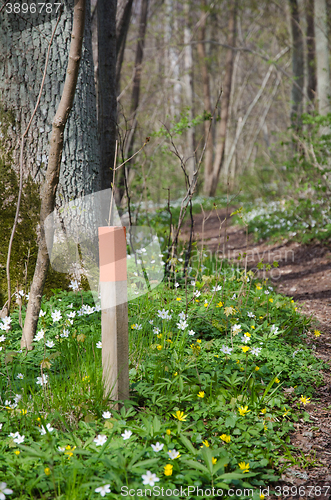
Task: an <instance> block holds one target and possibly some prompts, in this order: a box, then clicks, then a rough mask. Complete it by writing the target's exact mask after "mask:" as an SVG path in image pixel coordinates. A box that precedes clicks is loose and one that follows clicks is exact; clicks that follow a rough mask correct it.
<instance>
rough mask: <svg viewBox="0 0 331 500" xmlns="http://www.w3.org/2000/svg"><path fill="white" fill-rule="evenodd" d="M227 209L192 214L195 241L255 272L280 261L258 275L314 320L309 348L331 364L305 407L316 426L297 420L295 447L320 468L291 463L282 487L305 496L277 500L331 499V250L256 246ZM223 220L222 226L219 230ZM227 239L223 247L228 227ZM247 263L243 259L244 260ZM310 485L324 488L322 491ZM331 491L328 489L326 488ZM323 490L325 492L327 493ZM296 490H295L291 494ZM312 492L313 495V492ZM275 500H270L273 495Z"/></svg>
mask: <svg viewBox="0 0 331 500" xmlns="http://www.w3.org/2000/svg"><path fill="white" fill-rule="evenodd" d="M231 212H232V207H230V208H229V209H228V212H227V211H226V210H225V209H221V210H214V211H212V212H211V213H210V214H209V213H206V214H205V220H204V217H203V215H202V214H199V215H195V216H194V231H195V239H196V241H198V242H199V241H200V242H201V241H203V243H204V247H205V248H208V249H209V250H210V251H211V252H213V253H214V252H217V253H218V255H219V256H220V257H222V256H223V255H225V257H226V258H228V259H230V260H235V261H236V262H238V260H237V258H238V256H239V255H240V254H241V256H242V255H243V254H244V253H246V254H247V265H248V268H250V269H256V266H257V264H258V262H260V261H261V260H262V259H263V262H264V263H270V264H272V263H273V262H274V261H277V262H278V264H279V267H278V268H274V269H272V270H271V271H270V272H269V273H266V272H265V271H262V272H261V271H259V275H260V276H261V278H265V277H268V278H269V279H270V281H272V283H273V286H274V287H275V288H276V289H277V291H278V292H279V293H282V294H284V295H288V296H290V297H293V300H294V301H296V302H298V304H299V307H300V310H301V311H302V313H304V314H306V315H307V316H311V317H312V318H313V325H314V327H315V328H316V329H318V330H320V331H321V332H322V335H321V336H320V337H317V338H315V337H310V339H308V340H307V344H308V345H310V347H311V348H312V349H314V351H315V354H316V356H317V357H318V358H320V359H322V360H323V361H325V362H326V363H328V364H329V366H330V370H326V371H325V372H324V373H323V376H324V382H325V385H323V386H322V387H320V388H319V389H318V390H317V391H316V394H315V396H314V398H313V404H310V405H307V406H306V407H305V409H306V410H307V412H308V413H309V414H310V416H311V420H312V422H310V423H305V422H303V421H302V422H299V423H298V424H296V432H295V433H293V434H292V436H291V443H292V444H294V445H295V446H296V447H297V448H298V449H299V450H301V451H302V452H303V453H304V455H305V456H306V457H307V459H308V460H313V457H315V461H316V464H317V465H318V466H317V467H316V465H315V467H305V468H302V467H301V468H300V466H299V465H295V464H294V465H293V466H291V467H290V469H289V470H287V472H286V474H284V475H283V476H282V480H283V481H282V483H281V484H282V485H287V486H290V487H291V486H292V487H297V488H299V486H302V488H301V493H302V492H305V494H303V495H299V493H298V494H297V495H292V496H291V495H290V496H286V497H285V496H283V495H282V496H280V497H275V498H287V499H288V500H291V499H294V498H295V499H306V498H307V499H312V498H320V499H331V248H328V247H326V246H322V245H320V244H314V245H301V244H299V243H296V242H287V241H283V242H282V243H281V244H268V243H267V242H260V243H254V238H253V235H248V238H247V237H246V233H245V229H244V228H242V227H240V226H235V225H232V224H231V218H229V217H228V221H227V222H224V219H225V218H226V217H227V213H228V214H230V213H231ZM221 222H223V223H222V226H221ZM226 225H227V228H226V234H227V236H228V239H227V241H226V244H225V226H226ZM220 226H221V229H220ZM189 234H190V227H189V223H188V224H187V225H185V226H184V227H183V229H182V231H181V240H182V241H188V239H189ZM241 264H242V265H244V259H243V258H242V259H241ZM308 486H310V487H312V486H313V487H314V488H315V487H317V486H320V487H321V488H322V490H321V495H318V494H317V493H318V491H319V490H318V489H317V490H316V489H311V488H310V489H309V488H308ZM328 486H330V488H329V489H328V491H327V487H328ZM323 487H324V489H323ZM292 491H295V490H292ZM309 492H310V494H309ZM269 498H272V497H269Z"/></svg>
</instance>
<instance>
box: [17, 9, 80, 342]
mask: <svg viewBox="0 0 331 500" xmlns="http://www.w3.org/2000/svg"><path fill="white" fill-rule="evenodd" d="M85 10H86V4H85V0H75V6H74V15H73V27H72V34H71V44H70V51H69V61H68V66H67V71H66V78H65V83H64V87H63V91H62V96H61V101H60V103H59V106H58V109H57V112H56V115H55V117H54V120H53V123H52V134H51V141H50V151H49V160H48V165H47V171H46V179H45V181H44V183H43V186H42V196H41V207H40V234H39V241H38V256H37V263H36V268H35V272H34V276H33V281H32V285H31V290H30V297H29V302H28V307H27V311H26V317H25V322H24V328H23V332H22V340H21V347H22V348H26V349H30V348H31V344H32V340H33V337H34V334H35V332H36V329H37V324H38V320H39V312H40V306H41V299H42V294H43V289H44V285H45V281H46V276H47V271H48V267H49V255H48V250H47V244H46V236H45V228H44V222H45V219H46V217H47V216H48V215H50V214H51V213H52V212H53V210H54V206H55V196H56V190H57V187H58V183H59V178H60V168H61V158H62V152H63V143H64V129H65V126H66V123H67V120H68V116H69V113H70V111H71V108H72V105H73V101H74V96H75V90H76V86H77V80H78V71H79V63H80V60H81V56H82V46H83V36H84V26H85Z"/></svg>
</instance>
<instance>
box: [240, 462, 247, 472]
mask: <svg viewBox="0 0 331 500" xmlns="http://www.w3.org/2000/svg"><path fill="white" fill-rule="evenodd" d="M239 468H240V469H241V470H242V471H243V473H245V472H249V463H248V464H245V462H240V463H239Z"/></svg>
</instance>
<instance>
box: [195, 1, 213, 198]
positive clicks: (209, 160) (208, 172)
mask: <svg viewBox="0 0 331 500" xmlns="http://www.w3.org/2000/svg"><path fill="white" fill-rule="evenodd" d="M202 7H203V8H205V7H206V1H205V0H203V1H202ZM206 19H207V16H206V15H205V16H203V18H202V21H201V24H200V30H199V34H198V37H199V43H198V54H199V58H200V64H201V75H202V84H203V102H204V111H205V113H206V114H207V115H208V116H210V117H211V115H212V108H211V99H210V80H209V71H208V65H207V60H206V49H205V40H206ZM210 125H211V123H210V120H206V119H205V121H204V129H205V143H206V148H205V157H204V192H205V194H207V195H208V192H207V191H206V190H207V188H208V180H209V179H210V178H211V177H212V173H213V135H212V130H211V127H210Z"/></svg>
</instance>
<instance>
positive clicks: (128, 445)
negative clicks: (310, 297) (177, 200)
mask: <svg viewBox="0 0 331 500" xmlns="http://www.w3.org/2000/svg"><path fill="white" fill-rule="evenodd" d="M181 265H182V264H181V263H180V262H179V261H178V262H177V266H176V269H175V272H176V275H175V277H174V282H176V283H178V286H172V285H169V286H168V285H167V283H163V284H161V285H160V286H159V287H158V288H157V289H155V290H154V291H153V292H152V293H149V294H148V295H147V294H146V295H145V296H142V297H139V298H138V299H137V300H135V301H133V302H131V303H130V304H129V335H130V383H131V386H130V394H131V396H130V401H126V402H124V405H123V406H122V407H121V409H120V410H115V408H114V404H113V402H112V401H110V400H108V399H107V398H104V397H103V386H102V373H101V349H100V348H98V347H97V345H99V344H98V342H100V340H101V324H100V321H101V313H100V311H98V310H95V308H94V304H93V301H92V297H91V295H90V293H89V292H82V293H80V292H79V293H77V294H75V293H73V292H69V293H68V292H61V291H58V292H56V293H55V294H54V296H52V297H51V298H50V299H49V300H48V301H44V302H43V304H42V309H43V311H44V312H45V315H44V316H43V317H41V318H40V321H39V325H38V331H40V330H41V329H42V330H43V331H44V336H42V335H39V337H40V340H35V341H34V342H33V344H34V346H35V347H34V350H33V351H29V352H27V353H25V352H20V337H21V328H20V327H19V322H18V312H17V311H14V312H13V313H12V315H11V320H12V321H11V329H10V330H8V331H5V330H4V331H2V332H1V334H3V335H4V337H5V339H2V341H1V347H2V350H1V352H0V361H1V378H0V384H1V387H0V388H1V401H2V406H1V411H0V422H1V423H2V428H1V430H0V433H1V444H0V483H1V482H6V483H7V488H10V489H12V490H13V495H12V497H11V498H19V499H22V500H23V499H24V500H25V499H41V498H43V499H68V500H69V499H70V500H72V499H77V500H78V499H82V500H83V499H84V500H85V499H96V498H101V494H100V492H99V491H96V490H98V488H100V487H101V486H103V485H108V484H109V485H110V486H109V489H110V492H109V493H105V498H113V499H118V498H122V497H123V495H121V492H122V493H123V492H124V494H125V492H127V496H128V497H129V498H139V497H141V495H140V494H139V490H143V491H144V488H151V489H152V488H153V487H152V485H151V486H148V485H146V486H144V485H143V477H142V476H145V475H146V474H147V475H148V474H155V475H156V477H157V478H158V479H159V481H157V482H155V487H159V488H160V489H161V488H162V487H163V488H164V489H165V490H166V489H168V490H169V491H170V489H172V490H174V489H176V488H180V487H181V486H182V487H183V488H188V487H190V488H191V489H190V496H189V498H191V499H197V498H199V495H198V494H197V492H196V490H195V488H197V487H199V488H202V489H206V488H212V487H214V488H215V489H217V488H218V489H222V490H223V496H222V498H225V499H226V498H231V495H230V492H229V489H230V488H236V489H237V490H238V491H239V490H242V492H243V491H244V489H245V488H251V489H252V490H253V492H252V493H251V495H250V498H253V499H254V500H256V499H259V498H260V488H263V486H265V485H266V484H271V485H272V483H273V482H274V481H275V480H277V479H278V478H279V476H280V471H281V470H282V469H283V468H284V467H286V463H287V462H286V461H285V464H284V456H285V457H288V459H287V461H288V463H292V462H293V460H295V458H294V457H295V452H294V450H293V448H292V446H291V445H290V438H289V433H290V431H291V430H292V429H293V422H294V421H298V419H301V418H303V419H304V420H308V419H309V415H308V414H307V413H306V412H305V409H304V404H303V403H302V401H300V398H301V395H304V396H305V397H311V396H313V394H314V388H315V387H316V386H318V385H319V384H320V383H321V381H322V379H321V374H320V371H321V369H322V368H323V364H322V363H321V362H320V361H319V360H317V359H316V358H315V357H314V356H313V354H312V352H311V351H310V350H309V349H308V348H307V347H306V345H305V338H306V337H307V336H311V335H313V334H312V333H310V331H309V321H308V320H307V319H305V318H304V317H302V316H301V315H300V313H299V311H298V310H297V306H296V304H295V303H293V301H291V300H290V299H289V298H287V297H283V296H281V295H279V294H276V293H275V292H274V291H273V290H272V289H271V287H269V285H268V283H267V282H263V283H260V282H257V281H256V280H255V279H254V276H252V274H251V273H248V275H246V276H245V274H244V272H243V271H242V270H240V269H237V268H234V269H232V268H231V267H228V265H227V264H226V263H223V264H222V263H220V262H216V261H215V260H214V259H210V260H208V261H207V260H205V261H204V262H203V266H201V265H200V266H201V269H203V271H198V270H197V269H192V271H191V275H190V277H189V279H188V280H187V282H185V280H184V279H183V278H181V276H182V274H181V273H182V269H181ZM192 283H194V285H193V284H192ZM215 287H216V288H215ZM218 288H219V289H218ZM82 303H83V304H84V307H82ZM88 306H89V307H88ZM163 310H164V311H166V312H167V313H168V316H170V318H169V319H166V318H162V317H161V316H164V315H165V314H164V313H163ZM55 311H60V312H61V316H62V317H61V318H60V319H59V320H58V321H53V319H52V313H53V314H54V312H55ZM160 311H161V312H160ZM75 313H76V314H75ZM68 314H71V316H72V317H69V316H68ZM179 315H181V317H182V319H181V318H180V316H179ZM71 322H72V324H71ZM238 325H240V326H238ZM3 328H5V327H3ZM245 334H246V335H245ZM39 337H38V338H39ZM47 344H48V345H47ZM53 344H54V345H53ZM50 346H51V347H50ZM245 347H249V349H248V350H247V352H244V351H245V350H246V349H245ZM19 374H21V375H19ZM18 375H19V378H18ZM42 375H46V376H47V383H46V384H45V385H44V386H42V385H40V384H39V385H38V384H37V381H38V379H37V377H41V376H42ZM22 376H23V378H22ZM289 387H293V391H292V392H291V395H290V396H286V394H285V392H284V390H283V389H285V388H289ZM289 398H290V399H289ZM105 412H110V413H111V416H110V415H109V414H107V413H105ZM47 424H49V426H48V427H47ZM42 426H43V427H44V428H45V433H41V432H40V431H41V430H42ZM126 431H130V432H131V433H132V434H131V435H130V437H128V438H127V439H124V437H126V436H125V432H126ZM11 433H19V435H20V436H24V441H22V442H21V443H17V442H15V441H14V440H16V441H17V435H16V437H15V436H10V434H11ZM129 434H130V433H129ZM123 435H124V437H123ZM97 436H102V437H99V438H97ZM103 436H104V437H103ZM96 439H98V442H100V443H102V444H100V445H99V444H98V442H96V441H95V440H96ZM18 440H19V439H18ZM156 443H160V444H159V445H157V447H159V448H162V449H160V451H154V449H153V447H152V445H153V446H155V445H156ZM169 452H170V455H171V456H173V457H175V456H176V455H177V453H176V452H178V457H177V458H170V456H169ZM247 465H249V466H247ZM165 467H166V469H165ZM148 471H150V473H148ZM165 472H167V473H168V474H169V475H166V474H165ZM122 488H124V489H122ZM106 490H107V488H106ZM129 490H130V491H131V492H132V495H131V496H129V494H128V491H129ZM107 491H108V490H107ZM215 491H216V490H215ZM154 493H155V495H154V496H151V498H157V492H154ZM9 498H10V496H9ZM167 498H171V499H174V498H176V495H175V494H169V495H167ZM177 498H178V496H177ZM200 498H201V494H200ZM210 498H217V495H216V494H215V495H214V496H210ZM237 498H247V495H246V496H245V494H244V493H242V494H239V493H238V494H237Z"/></svg>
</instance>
